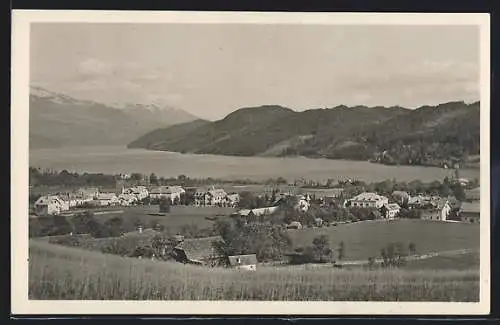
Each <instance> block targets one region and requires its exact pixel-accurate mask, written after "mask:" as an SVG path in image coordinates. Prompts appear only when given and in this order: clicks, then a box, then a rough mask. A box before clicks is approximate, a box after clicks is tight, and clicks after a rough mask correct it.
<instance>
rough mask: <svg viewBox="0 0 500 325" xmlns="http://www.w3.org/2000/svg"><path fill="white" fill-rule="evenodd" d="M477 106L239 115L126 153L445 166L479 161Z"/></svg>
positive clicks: (159, 137) (162, 136)
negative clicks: (295, 158)
mask: <svg viewBox="0 0 500 325" xmlns="http://www.w3.org/2000/svg"><path fill="white" fill-rule="evenodd" d="M479 133H480V118H479V102H476V103H472V104H466V103H464V102H449V103H444V104H440V105H436V106H422V107H419V108H417V109H406V108H403V107H381V106H379V107H366V106H355V107H347V106H337V107H333V108H328V109H312V110H307V111H302V112H297V111H294V110H292V109H290V108H286V107H282V106H279V105H266V106H260V107H247V108H241V109H239V110H236V111H234V112H233V113H231V114H229V115H227V116H226V117H225V118H223V119H221V120H218V121H215V122H210V121H205V120H199V119H198V120H194V121H190V122H187V123H182V124H178V125H175V126H171V127H166V128H160V129H156V130H154V131H152V132H150V133H147V134H145V135H143V136H141V137H139V138H138V139H136V140H134V141H132V142H131V143H130V144H129V145H128V147H129V148H146V149H151V150H165V151H174V152H182V153H198V154H218V155H234V156H257V155H258V156H296V155H299V156H306V157H314V158H319V157H322V158H331V159H354V160H370V161H376V162H380V163H384V164H409V165H429V166H442V165H445V164H446V165H449V164H456V163H467V162H468V161H470V160H471V159H472V158H474V157H477V156H478V155H479Z"/></svg>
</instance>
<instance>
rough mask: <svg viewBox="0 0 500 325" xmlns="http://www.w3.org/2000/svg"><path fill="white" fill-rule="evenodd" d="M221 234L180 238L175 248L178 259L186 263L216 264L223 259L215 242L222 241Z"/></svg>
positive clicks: (174, 251) (175, 255)
mask: <svg viewBox="0 0 500 325" xmlns="http://www.w3.org/2000/svg"><path fill="white" fill-rule="evenodd" d="M222 241H223V239H222V237H220V236H213V237H204V238H193V239H184V238H180V240H179V243H178V245H177V246H176V247H175V248H174V250H173V253H174V258H175V259H176V261H178V262H181V263H185V264H195V265H205V266H216V265H219V264H220V263H221V261H222V258H223V256H222V255H221V254H219V253H218V252H217V250H216V249H215V247H214V243H217V242H219V243H220V242H222Z"/></svg>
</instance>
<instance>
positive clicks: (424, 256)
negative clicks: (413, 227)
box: [341, 249, 478, 265]
mask: <svg viewBox="0 0 500 325" xmlns="http://www.w3.org/2000/svg"><path fill="white" fill-rule="evenodd" d="M475 251H478V250H477V249H457V250H452V251H442V252H432V253H426V254H416V255H410V256H407V257H406V260H407V261H416V260H425V259H428V258H432V257H437V256H454V255H462V254H467V253H472V252H475ZM383 261H384V260H383V259H382V258H376V259H375V263H380V262H383ZM341 264H342V265H364V264H368V261H366V260H359V261H343V262H342V263H341Z"/></svg>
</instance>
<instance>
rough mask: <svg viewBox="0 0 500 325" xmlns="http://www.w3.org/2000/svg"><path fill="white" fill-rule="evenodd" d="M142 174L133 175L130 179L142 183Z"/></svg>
mask: <svg viewBox="0 0 500 325" xmlns="http://www.w3.org/2000/svg"><path fill="white" fill-rule="evenodd" d="M142 178H143V177H142V174H141V173H132V174H131V175H130V179H131V180H133V181H140V180H142Z"/></svg>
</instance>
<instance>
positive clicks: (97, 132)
mask: <svg viewBox="0 0 500 325" xmlns="http://www.w3.org/2000/svg"><path fill="white" fill-rule="evenodd" d="M29 105H30V106H29V109H30V110H29V113H30V114H29V123H30V127H29V129H30V134H29V140H30V148H32V149H35V148H53V147H64V146H85V145H126V144H128V143H129V142H130V141H132V140H134V139H136V138H137V137H139V136H141V135H143V134H145V133H147V132H149V131H151V130H153V129H156V128H160V127H165V126H168V125H174V124H178V123H184V122H189V121H193V120H196V119H198V118H197V117H195V116H193V115H191V114H189V113H187V112H185V111H183V110H180V109H175V108H171V107H160V106H158V105H154V104H139V103H137V104H136V103H123V104H116V105H115V104H113V105H110V104H103V103H98V102H95V101H90V100H81V99H75V98H73V97H71V96H68V95H65V94H61V93H56V92H51V91H49V90H46V89H44V88H42V87H37V86H32V87H30V104H29Z"/></svg>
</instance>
